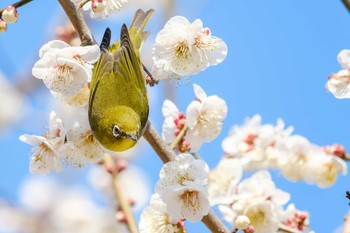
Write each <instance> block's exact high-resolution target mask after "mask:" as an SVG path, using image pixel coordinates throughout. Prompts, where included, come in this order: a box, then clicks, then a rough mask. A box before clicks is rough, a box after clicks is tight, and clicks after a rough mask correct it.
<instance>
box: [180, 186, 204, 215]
mask: <svg viewBox="0 0 350 233" xmlns="http://www.w3.org/2000/svg"><path fill="white" fill-rule="evenodd" d="M198 195H199V192H198V191H195V190H187V191H186V192H184V193H183V194H182V195H181V196H180V198H181V200H182V201H183V204H184V207H185V208H186V209H190V210H192V211H193V214H196V213H197V211H198V210H199V208H200V203H199V198H198Z"/></svg>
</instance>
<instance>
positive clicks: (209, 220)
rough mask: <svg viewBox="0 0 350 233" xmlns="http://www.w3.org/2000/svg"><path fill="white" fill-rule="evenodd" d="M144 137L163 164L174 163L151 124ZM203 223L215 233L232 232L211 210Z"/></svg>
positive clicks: (172, 156)
mask: <svg viewBox="0 0 350 233" xmlns="http://www.w3.org/2000/svg"><path fill="white" fill-rule="evenodd" d="M143 137H144V138H145V139H146V140H147V142H148V143H149V144H150V145H151V147H152V148H153V150H154V151H155V152H156V153H157V155H158V156H159V158H160V159H161V160H162V161H163V163H166V162H169V161H172V160H174V159H175V158H176V155H175V153H174V151H172V150H171V149H170V148H169V147H168V146H167V145H166V144H165V143H164V142H163V140H162V138H161V137H160V136H159V134H158V133H157V131H156V130H155V129H154V128H153V127H152V125H151V122H149V121H148V122H147V125H146V129H145V132H144V133H143ZM202 222H203V223H204V224H205V225H206V226H207V227H208V229H209V230H210V231H211V232H214V233H229V232H230V231H229V230H228V229H227V228H226V227H225V225H224V224H223V223H222V222H221V221H220V220H219V218H218V217H217V216H216V215H215V213H214V212H213V211H212V210H210V211H209V213H208V215H206V216H204V217H203V219H202Z"/></svg>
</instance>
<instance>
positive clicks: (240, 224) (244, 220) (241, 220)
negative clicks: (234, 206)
mask: <svg viewBox="0 0 350 233" xmlns="http://www.w3.org/2000/svg"><path fill="white" fill-rule="evenodd" d="M234 224H235V227H236V228H237V229H238V230H244V229H246V228H247V227H248V226H249V225H250V219H249V218H248V217H247V216H245V215H239V216H237V218H236V220H235V223H234Z"/></svg>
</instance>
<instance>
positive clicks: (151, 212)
mask: <svg viewBox="0 0 350 233" xmlns="http://www.w3.org/2000/svg"><path fill="white" fill-rule="evenodd" d="M178 225H179V224H178V221H177V220H173V219H171V217H170V216H169V215H168V213H167V208H166V205H165V204H164V203H163V201H162V200H161V199H160V197H159V195H158V194H157V193H155V194H153V195H152V196H151V200H150V203H149V206H147V207H146V208H145V209H144V210H143V211H142V214H141V217H140V222H139V229H140V233H155V232H157V233H174V232H179V231H178V229H177V228H178Z"/></svg>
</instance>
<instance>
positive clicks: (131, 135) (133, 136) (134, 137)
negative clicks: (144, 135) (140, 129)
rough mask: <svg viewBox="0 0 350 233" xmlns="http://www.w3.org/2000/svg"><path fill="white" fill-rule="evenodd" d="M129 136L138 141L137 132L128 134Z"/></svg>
mask: <svg viewBox="0 0 350 233" xmlns="http://www.w3.org/2000/svg"><path fill="white" fill-rule="evenodd" d="M127 138H129V139H131V140H133V141H134V142H137V140H138V137H137V135H136V134H128V135H127Z"/></svg>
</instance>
